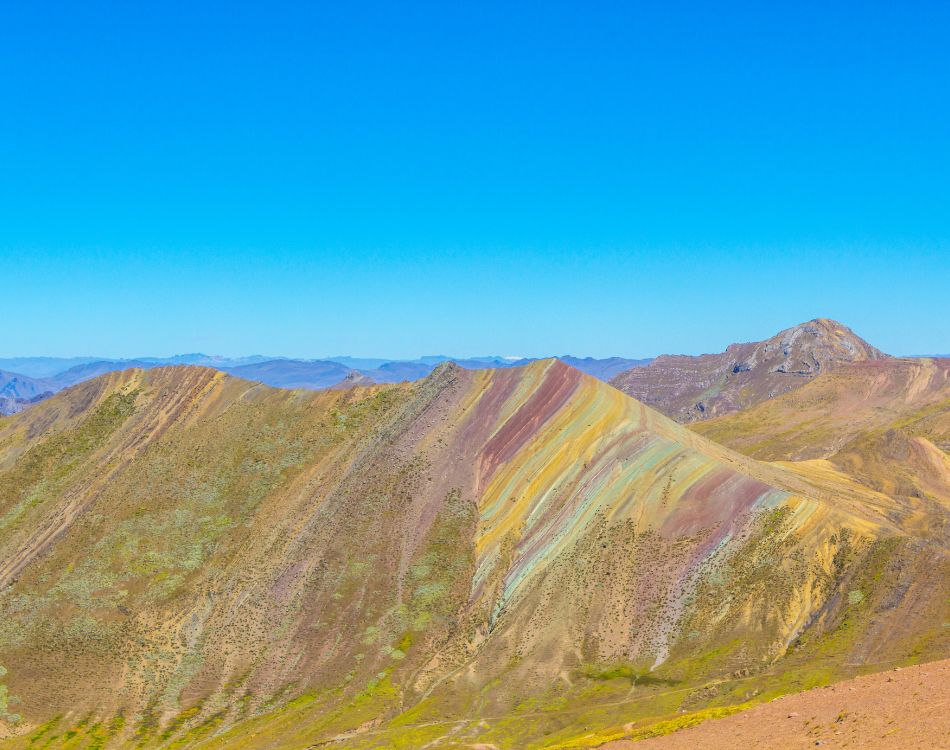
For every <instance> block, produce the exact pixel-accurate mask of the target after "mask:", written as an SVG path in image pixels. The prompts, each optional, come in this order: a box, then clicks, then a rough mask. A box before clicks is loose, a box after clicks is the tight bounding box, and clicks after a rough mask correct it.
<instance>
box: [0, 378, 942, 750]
mask: <svg viewBox="0 0 950 750" xmlns="http://www.w3.org/2000/svg"><path fill="white" fill-rule="evenodd" d="M52 467H60V468H59V469H57V470H56V471H52ZM37 498H43V499H42V501H41V502H34V501H35V500H36V499H37ZM899 510H900V506H898V505H896V504H894V503H892V502H890V500H889V499H888V498H887V497H886V496H884V495H880V494H879V493H875V492H873V491H872V490H869V489H866V488H862V487H861V486H859V485H856V484H855V485H840V486H839V485H826V484H823V483H822V481H821V478H820V477H819V478H815V477H802V476H801V475H799V474H797V473H795V472H793V471H789V470H788V469H786V468H785V467H782V466H778V465H771V464H763V463H760V462H756V461H754V460H753V459H750V458H747V457H745V456H742V455H741V454H738V453H735V452H734V451H732V450H730V449H727V448H724V447H722V446H718V445H716V444H714V443H711V442H710V441H709V440H707V439H706V438H704V437H702V436H700V435H698V434H696V433H695V432H693V431H691V430H689V429H688V428H686V427H684V426H682V425H678V424H676V423H675V422H673V421H671V420H669V419H667V418H666V417H664V416H662V415H661V414H659V413H657V412H655V411H653V410H651V409H649V408H648V407H646V406H644V405H643V404H640V403H638V402H636V401H634V400H632V399H630V398H628V397H626V396H624V395H623V394H622V393H620V392H619V391H616V390H615V389H612V388H610V387H608V386H607V385H605V384H603V383H601V382H600V381H597V380H596V379H593V378H591V377H589V376H586V375H584V374H583V373H580V372H579V371H577V370H575V369H573V368H571V367H570V366H568V365H566V364H564V363H561V362H559V361H557V360H545V361H540V362H535V363H531V364H529V365H526V366H523V367H516V368H505V369H496V370H466V369H464V368H462V367H460V366H458V365H456V364H453V363H445V364H441V365H439V366H438V367H436V369H435V370H434V371H433V373H432V374H431V375H430V376H429V377H427V378H426V379H424V380H421V381H417V382H415V383H410V384H402V385H373V386H370V387H354V388H350V389H347V390H342V391H341V390H336V391H299V390H280V389H272V388H269V387H267V386H263V385H260V384H255V383H253V382H249V381H244V380H240V379H237V378H234V377H232V376H229V375H226V374H224V373H221V372H219V371H216V370H212V369H205V368H197V367H165V368H153V369H144V370H127V371H122V372H114V373H108V374H106V375H103V376H101V377H99V378H97V379H95V380H91V381H86V382H84V383H80V384H78V385H75V386H73V387H71V388H69V389H67V390H66V391H64V392H62V393H60V394H58V395H57V396H55V397H54V398H52V399H50V400H48V401H45V402H42V403H40V404H38V405H37V406H36V407H33V408H31V409H30V410H28V411H26V412H23V413H21V414H19V415H17V416H15V417H8V418H4V419H0V545H2V549H0V552H2V553H3V554H2V556H0V559H2V560H4V561H5V562H4V565H3V568H2V573H3V580H4V581H6V582H8V583H11V584H12V585H8V586H6V587H5V588H3V589H2V593H0V611H2V614H3V621H4V622H5V623H6V626H5V627H4V628H2V629H0V663H2V664H3V665H4V667H5V668H6V676H5V677H4V683H5V685H6V689H7V693H8V694H9V695H11V696H16V697H18V698H19V699H20V703H19V704H18V708H17V711H18V712H19V713H21V714H22V716H23V717H25V718H23V719H22V720H21V721H20V722H19V723H17V724H10V725H9V727H8V729H9V731H11V732H16V733H17V736H23V737H25V736H26V734H24V732H26V731H27V729H28V728H29V727H33V730H30V731H34V730H35V731H38V729H36V727H37V726H39V725H40V724H41V723H42V722H46V721H52V718H50V717H51V716H52V715H53V714H55V713H57V712H58V713H59V714H61V715H63V716H67V717H68V716H70V715H71V716H74V717H79V716H90V715H91V716H94V717H98V718H97V721H98V722H99V725H100V726H106V725H111V724H109V722H111V721H113V719H114V717H115V716H116V715H119V714H121V715H123V716H129V717H135V716H138V717H140V718H138V719H134V720H130V721H129V724H128V728H127V729H121V730H116V734H115V737H114V741H113V740H110V742H112V744H115V745H116V746H121V745H122V744H123V743H127V742H129V743H131V742H135V743H139V744H144V745H146V746H153V745H154V746H163V745H164V744H169V743H174V742H186V741H188V742H196V743H198V744H199V745H201V746H204V745H205V744H207V745H208V746H209V747H214V746H227V747H236V746H243V745H246V746H248V747H257V746H261V747H263V746H264V745H263V744H255V743H270V744H267V745H266V746H281V747H283V746H287V747H294V746H297V747H299V746H300V745H302V744H308V743H310V744H312V743H314V742H322V741H325V740H327V739H330V738H333V737H337V736H339V735H340V733H341V732H342V733H344V734H346V733H347V732H350V733H352V732H355V731H356V730H357V729H359V727H361V726H363V724H364V723H365V722H366V721H370V720H380V717H384V718H383V719H382V721H383V724H382V725H381V726H382V730H383V731H385V732H386V736H387V737H390V739H391V740H392V741H393V742H396V741H397V740H398V741H401V742H408V746H411V747H416V746H421V744H426V743H427V742H429V741H431V740H433V739H435V738H436V737H437V736H438V735H428V734H426V733H427V732H428V731H429V730H428V729H425V728H424V727H425V726H428V725H427V724H426V722H428V721H436V720H441V718H440V717H445V718H447V719H450V720H456V721H460V720H465V721H467V719H468V717H471V716H472V715H473V713H477V714H478V715H481V716H483V717H485V716H498V717H502V716H510V717H511V719H512V721H514V722H515V723H514V724H512V723H511V722H508V721H503V720H500V719H499V720H497V721H496V720H492V721H490V722H487V726H485V727H482V728H479V727H478V725H477V724H471V725H470V724H468V723H466V724H465V726H470V727H471V731H473V732H475V735H473V737H477V739H473V740H472V741H484V742H491V743H493V744H496V745H498V746H499V747H518V748H525V747H535V746H537V747H540V746H543V745H544V744H545V743H546V742H548V740H545V739H544V738H545V737H548V735H549V733H550V732H551V731H553V728H554V727H559V726H560V725H559V724H558V719H557V718H556V716H557V712H556V711H553V708H552V711H548V710H547V709H545V710H544V711H542V712H541V713H540V714H539V715H538V716H537V717H534V718H527V717H522V718H518V716H519V714H518V706H519V705H521V703H522V702H523V701H524V700H527V699H528V698H529V697H530V698H531V700H532V701H535V702H537V701H541V703H540V704H537V703H536V705H548V703H547V702H552V701H553V702H552V703H551V704H550V705H551V706H552V707H553V706H555V705H558V701H560V700H571V701H573V702H574V703H576V704H577V705H578V706H581V707H586V708H585V710H586V711H588V712H589V715H588V718H587V719H584V721H585V722H593V724H594V725H596V726H600V727H605V726H608V725H610V724H611V723H617V724H619V723H623V722H622V721H620V718H619V717H620V714H619V713H617V712H618V711H619V710H620V708H619V707H618V708H616V709H615V708H609V707H607V706H605V705H604V702H605V701H606V703H608V704H611V705H613V704H612V701H615V700H618V699H622V698H623V696H624V695H625V694H628V693H629V691H630V689H631V682H630V681H629V680H626V679H625V678H622V677H621V678H619V680H618V678H614V677H606V678H599V677H596V675H598V674H601V673H602V672H603V673H605V674H613V672H612V671H611V670H615V669H619V670H621V671H620V672H619V674H635V675H652V677H651V678H650V679H652V680H654V682H653V683H651V682H649V681H648V680H647V681H646V682H645V683H644V684H645V687H642V688H638V689H640V690H644V691H646V692H645V693H644V695H645V696H650V695H653V692H657V694H658V695H659V691H662V687H663V685H664V684H665V683H664V682H663V681H664V680H675V681H678V682H680V683H682V684H699V683H701V682H702V680H705V679H709V678H710V676H713V675H726V676H728V675H731V674H733V673H735V672H736V671H742V670H747V671H748V670H751V672H750V673H758V672H759V671H762V670H763V669H765V668H766V667H769V665H774V664H782V663H784V662H782V659H788V661H789V663H790V664H792V665H796V664H797V665H798V667H796V669H804V668H806V667H807V665H808V664H809V663H810V662H808V661H807V659H806V656H807V655H808V654H810V653H811V652H810V651H809V650H808V649H809V648H817V646H815V647H811V646H809V647H805V646H796V645H795V644H796V643H797V642H798V641H801V639H803V638H804V637H805V636H806V635H807V638H808V640H814V641H815V642H816V643H818V644H821V643H823V642H824V640H823V639H824V638H826V637H839V636H836V635H835V633H837V630H836V625H835V623H838V622H840V619H841V618H842V617H845V616H847V611H848V610H847V605H846V604H842V601H845V602H846V601H847V596H846V595H845V599H844V600H842V599H841V596H842V595H841V591H842V590H843V591H845V592H847V591H848V587H849V586H851V587H854V586H859V587H860V588H861V590H862V592H863V593H862V596H863V597H865V599H866V601H868V602H879V601H885V600H887V601H890V602H891V604H890V605H889V606H890V609H889V610H882V612H883V614H881V615H879V617H882V618H884V621H888V622H890V621H893V620H894V618H902V620H903V622H904V623H905V629H907V628H909V630H908V631H907V633H908V634H907V635H906V636H905V637H903V639H902V638H901V637H896V638H892V640H891V641H890V642H888V644H887V645H886V646H880V645H874V644H878V641H877V640H876V638H877V636H875V635H874V633H875V632H876V631H873V630H867V628H869V627H870V625H867V624H861V625H858V624H852V626H851V632H852V633H854V635H851V636H849V638H853V639H856V640H855V641H854V645H850V646H847V647H845V646H838V647H836V649H837V650H836V651H835V654H836V655H838V656H840V657H841V658H843V659H847V658H859V657H858V656H855V654H858V653H861V652H862V649H871V648H874V649H881V648H884V649H885V650H886V651H887V652H901V653H903V651H902V649H905V648H906V649H909V648H910V646H908V645H906V644H907V643H916V641H914V638H915V637H916V636H915V634H916V633H917V632H918V631H917V630H916V629H915V628H917V627H922V626H918V625H915V623H919V622H921V617H922V615H920V614H915V613H914V611H912V610H908V609H907V608H908V607H909V606H911V601H913V606H915V607H918V609H920V610H921V611H928V612H929V610H927V609H926V607H925V606H924V603H929V602H933V601H942V600H941V599H940V597H941V596H944V594H942V593H941V589H940V586H942V585H945V584H946V580H945V579H944V577H943V576H942V574H941V570H943V568H941V565H942V563H940V558H939V557H938V556H935V555H933V554H932V549H933V548H932V546H928V545H931V543H930V542H927V541H926V540H917V539H916V538H915V537H912V536H909V535H908V534H909V532H908V531H906V530H904V529H903V528H902V527H901V524H902V523H903V522H902V520H901V518H902V515H901V514H900V513H899V512H898V511H899ZM888 539H890V540H905V541H900V542H899V543H898V542H895V541H887V540H888ZM882 545H883V546H882ZM918 547H919V549H918ZM887 550H889V551H887ZM875 555H876V556H877V558H875ZM882 555H883V557H881V556H882ZM869 556H870V557H869ZM922 556H923V557H926V560H927V564H928V566H929V569H930V573H929V574H919V575H918V573H919V570H920V562H919V561H920V560H921V559H922ZM878 558H880V561H879V562H877V563H875V565H876V566H877V568H873V566H872V569H877V570H883V571H884V572H883V573H881V578H880V579H879V580H878V582H877V583H875V582H873V581H871V580H869V581H868V582H867V583H855V582H854V581H855V580H856V579H855V576H857V577H858V578H860V576H861V575H862V574H861V572H860V571H861V570H862V566H866V565H868V561H869V560H873V559H878ZM882 565H883V567H881V566H882ZM911 572H913V573H914V575H915V576H917V577H916V578H915V579H914V583H913V586H912V587H911V588H909V589H907V590H909V591H913V592H914V596H913V599H912V600H911V599H908V598H907V597H906V596H905V595H904V594H900V595H899V596H897V598H896V599H894V598H893V596H895V595H894V594H893V592H894V591H897V590H903V589H901V588H900V587H902V586H904V582H905V579H906V578H907V576H909V575H911ZM849 581H850V583H849ZM842 587H843V588H842ZM895 587H897V588H895ZM887 597H891V599H887ZM944 598H946V597H944ZM869 606H870V605H869ZM875 606H877V605H875ZM926 606H927V607H929V606H931V604H927V605H926ZM933 606H936V605H933ZM724 607H725V611H723V608H724ZM851 616H852V617H856V616H857V615H851ZM855 622H861V623H863V622H864V620H859V621H855ZM879 622H880V621H879ZM693 633H695V634H696V635H693ZM823 634H825V635H823ZM908 639H909V640H908ZM848 643H850V641H848ZM939 644H940V642H939V641H938V642H935V643H934V644H933V645H931V646H928V647H927V648H929V649H931V650H939V648H941V646H940V645H939ZM710 653H713V654H718V655H717V656H715V657H714V658H711V659H710V657H708V656H703V655H704V654H705V655H708V654H710ZM928 653H929V651H928ZM797 654H804V656H802V655H797ZM783 655H784V656H783ZM119 656H121V658H119ZM357 657H359V658H357ZM808 658H811V657H808ZM697 659H705V661H699V662H697V661H696V660H697ZM64 664H66V665H68V667H67V668H66V671H65V672H64V671H63V669H64V668H63V666H62V665H64ZM769 668H774V667H769ZM623 670H627V671H623ZM631 670H633V671H632V672H631ZM651 670H652V672H651ZM638 679H640V678H638ZM642 679H644V680H646V677H643V678H642ZM762 679H763V680H765V681H766V682H765V683H763V685H764V684H766V683H767V682H768V680H769V679H772V678H769V677H767V673H766V672H763V677H762ZM775 679H778V678H775ZM782 679H784V678H782ZM768 684H771V683H768ZM235 685H237V687H235ZM598 686H600V687H598ZM552 689H554V690H555V693H554V694H552V693H550V691H551V690H552ZM281 696H283V697H281ZM306 696H311V697H310V698H306ZM559 696H560V697H559ZM657 700H659V698H657ZM295 701H296V702H295ZM645 705H649V704H645ZM241 706H246V707H247V709H246V711H245V709H242V708H241ZM476 706H479V707H480V708H479V709H478V710H477V712H476V711H475V707H476ZM618 706H619V704H618ZM8 710H9V709H8ZM625 710H627V711H628V712H629V711H630V710H634V709H633V708H632V707H627V709H625ZM44 711H45V712H46V713H45V714H44ZM242 711H245V712H244V713H242ZM216 717H217V718H216ZM292 717H293V718H292ZM399 717H401V718H399ZM77 720H78V718H77V719H61V720H59V721H60V722H63V721H66V722H67V723H66V724H65V725H64V727H67V726H73V725H74V724H75V722H76V721H77ZM245 721H253V722H256V723H255V724H253V726H255V727H256V728H255V729H254V730H253V733H249V731H248V729H247V728H246V727H245V724H244V722H245ZM287 721H292V723H293V727H292V728H291V727H288V726H287V724H286V722H287ZM209 722H210V723H209ZM8 724H9V722H8ZM89 726H92V724H89ZM202 727H204V729H202ZM230 727H234V730H233V731H234V732H236V733H237V734H229V733H228V731H230V730H229V728H230ZM242 727H244V728H242ZM278 727H283V729H280V731H279V734H278V735H275V734H273V732H276V731H278V729H277V728H278ZM70 731H77V732H79V733H80V736H88V731H90V730H88V729H82V728H80V729H79V730H75V729H70ZM557 731H558V732H560V731H562V729H561V728H559V729H558V730H557ZM202 732H210V734H207V737H206V736H205V734H202ZM189 733H191V734H189ZM195 733H197V734H195ZM257 733H260V739H259V740H255V739H253V737H254V736H256V735H257ZM423 736H425V737H427V739H425V741H422V740H420V738H421V737H423ZM163 737H164V739H163ZM189 737H190V738H191V739H190V740H189V739H188V738H189ZM346 737H347V739H345V740H341V741H340V743H339V744H340V746H344V747H350V746H352V747H363V746H366V747H369V746H373V744H372V743H374V742H377V740H378V738H375V737H376V736H375V735H364V732H362V731H356V733H355V734H346ZM400 737H401V738H402V739H398V738H400ZM410 737H411V738H413V739H411V740H410V739H407V738H410ZM203 738H204V739H203ZM268 738H270V739H268ZM205 740H207V742H206V741H205ZM222 743H223V744H222ZM11 747H17V745H16V744H13V745H11Z"/></svg>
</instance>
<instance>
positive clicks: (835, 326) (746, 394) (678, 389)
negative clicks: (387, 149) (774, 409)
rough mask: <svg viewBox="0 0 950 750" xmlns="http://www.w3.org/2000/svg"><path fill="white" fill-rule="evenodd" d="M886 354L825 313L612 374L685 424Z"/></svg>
mask: <svg viewBox="0 0 950 750" xmlns="http://www.w3.org/2000/svg"><path fill="white" fill-rule="evenodd" d="M886 356H887V355H885V354H883V353H881V352H880V351H878V350H877V349H875V348H874V347H873V346H871V345H870V344H868V343H867V342H866V341H864V340H863V339H861V338H860V337H858V336H857V335H855V333H854V332H853V331H852V330H851V329H850V328H848V327H846V326H844V325H842V324H841V323H837V322H836V321H833V320H828V319H826V318H819V319H817V320H812V321H809V322H808V323H802V324H801V325H798V326H795V327H793V328H789V329H787V330H785V331H782V332H781V333H779V334H777V335H776V336H773V337H772V338H770V339H768V340H767V341H758V342H754V343H750V344H732V345H731V346H730V347H729V348H728V349H726V351H724V352H722V353H721V354H703V355H701V356H698V357H690V356H685V355H663V356H661V357H657V358H656V359H655V360H653V361H652V362H651V363H650V364H649V365H647V366H646V367H638V368H635V369H633V370H629V371H627V372H624V373H622V374H620V375H618V376H617V377H615V378H614V379H613V380H612V381H611V383H612V384H613V385H614V386H615V387H617V388H619V389H620V390H621V391H623V392H624V393H626V394H628V395H630V396H633V397H634V398H637V399H640V400H641V401H643V402H644V403H646V404H648V405H649V406H652V407H653V408H655V409H658V410H659V411H661V412H663V413H664V414H666V415H667V416H669V417H672V418H673V419H675V420H676V421H678V422H682V423H688V422H695V421H699V420H703V419H710V418H712V417H716V416H719V415H722V414H729V413H732V412H736V411H739V410H741V409H746V408H748V407H750V406H754V405H756V404H758V403H761V402H762V401H765V400H767V399H770V398H774V397H775V396H778V395H781V394H783V393H787V392H788V391H791V390H794V389H796V388H800V387H801V386H802V385H804V384H805V383H807V382H808V381H809V380H811V379H812V378H814V377H816V376H817V375H820V374H821V373H824V372H828V371H831V370H833V369H835V368H836V367H838V366H840V365H841V364H843V363H847V362H863V361H866V360H879V359H883V358H885V357H886Z"/></svg>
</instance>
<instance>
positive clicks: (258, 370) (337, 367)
mask: <svg viewBox="0 0 950 750" xmlns="http://www.w3.org/2000/svg"><path fill="white" fill-rule="evenodd" d="M218 369H221V370H223V371H224V372H227V373H230V374H231V375H236V376H237V377H240V378H245V379H247V380H257V381H260V382H261V383H265V384H266V385H271V386H274V387H277V388H305V389H308V390H319V389H321V388H329V387H330V386H333V385H336V384H338V383H340V382H342V381H343V380H345V379H346V378H347V377H348V376H349V375H351V374H352V373H354V372H355V370H352V369H350V368H349V367H345V366H344V365H341V364H338V363H336V362H321V361H319V360H316V361H302V360H298V359H275V360H268V361H265V362H259V363H257V364H249V365H242V366H241V367H228V368H218Z"/></svg>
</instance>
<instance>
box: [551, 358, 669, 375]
mask: <svg viewBox="0 0 950 750" xmlns="http://www.w3.org/2000/svg"><path fill="white" fill-rule="evenodd" d="M558 359H560V360H561V361H562V362H564V363H565V364H569V365H570V366H571V367H576V368H577V369H578V370H580V371H581V372H586V373H587V374H588V375H593V376H594V377H595V378H597V379H598V380H604V381H610V380H612V379H613V378H615V377H616V376H617V375H619V374H620V373H622V372H627V371H629V370H632V369H634V368H635V367H645V366H646V365H648V364H650V363H651V362H652V361H653V359H652V358H647V359H625V358H624V357H607V358H606V359H595V358H594V357H583V358H581V357H572V356H571V355H569V354H565V355H562V356H560V357H558Z"/></svg>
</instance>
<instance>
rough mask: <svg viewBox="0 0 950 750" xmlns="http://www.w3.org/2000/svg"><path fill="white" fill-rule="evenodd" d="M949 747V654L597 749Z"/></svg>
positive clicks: (929, 749) (872, 749)
mask: <svg viewBox="0 0 950 750" xmlns="http://www.w3.org/2000/svg"><path fill="white" fill-rule="evenodd" d="M814 747H822V748H842V747H849V748H862V749H863V750H880V749H881V748H900V749H901V750H912V749H914V748H921V749H923V748H927V750H935V749H941V748H942V749H943V750H947V749H948V748H950V660H946V661H939V662H932V663H930V664H922V665H920V666H916V667H905V668H904V669H899V670H892V671H889V672H881V673H878V674H874V675H866V676H864V677H859V678H857V679H854V680H848V681H846V682H839V683H838V684H836V685H831V686H828V687H825V688H816V689H814V690H809V691H807V692H804V693H798V694H795V695H788V696H785V697H783V698H780V699H778V700H775V701H772V702H770V703H765V704H762V705H760V706H756V707H755V708H752V709H749V710H748V711H743V712H741V713H738V714H734V715H733V716H729V717H727V718H725V719H718V720H715V721H708V722H706V723H704V724H700V725H698V726H696V727H692V728H690V729H684V730H682V731H680V732H676V733H675V734H671V735H667V736H666V737H657V738H653V739H649V740H642V741H640V742H630V741H627V740H621V741H617V742H609V743H607V744H606V745H604V746H603V750H653V749H654V748H656V750H680V749H682V750H697V749H698V748H702V749H703V750H727V749H728V750H734V749H735V748H768V749H769V750H804V748H814Z"/></svg>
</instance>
